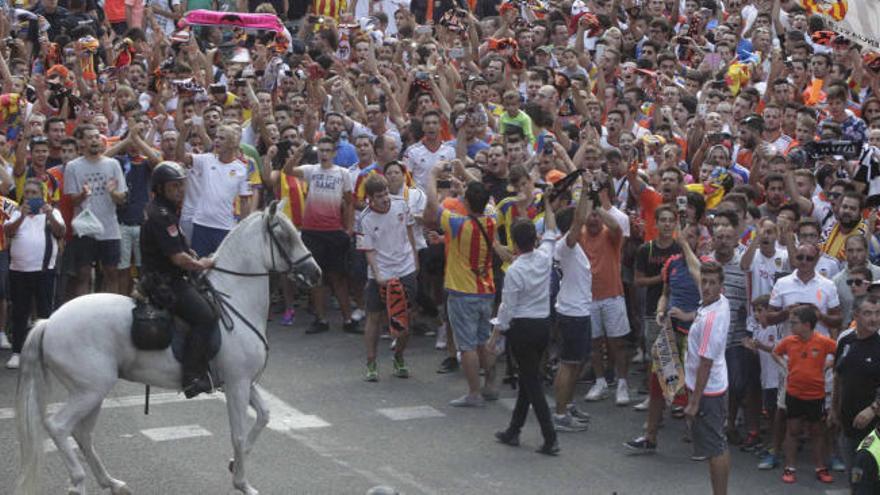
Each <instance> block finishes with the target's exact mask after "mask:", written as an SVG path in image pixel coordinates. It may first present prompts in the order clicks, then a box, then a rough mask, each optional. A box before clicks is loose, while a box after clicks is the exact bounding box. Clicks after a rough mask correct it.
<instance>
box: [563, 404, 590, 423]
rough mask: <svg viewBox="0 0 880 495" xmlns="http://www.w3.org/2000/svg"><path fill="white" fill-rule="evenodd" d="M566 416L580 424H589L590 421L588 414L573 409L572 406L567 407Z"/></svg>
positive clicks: (573, 406)
mask: <svg viewBox="0 0 880 495" xmlns="http://www.w3.org/2000/svg"><path fill="white" fill-rule="evenodd" d="M568 414H569V416H571V417H573V418H574V419H577V420H579V421H580V422H581V423H589V422H590V419H591V418H590V415H589V413H585V412H583V411H581V410H580V409H578V408H577V407H575V405H574V404H569V405H568Z"/></svg>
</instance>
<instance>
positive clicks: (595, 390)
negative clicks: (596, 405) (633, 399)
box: [584, 378, 608, 402]
mask: <svg viewBox="0 0 880 495" xmlns="http://www.w3.org/2000/svg"><path fill="white" fill-rule="evenodd" d="M606 397H608V383H607V382H605V379H604V378H599V379H597V380H596V383H594V384H593V386H592V387H590V391H589V392H587V395H586V396H584V400H585V401H587V402H597V401H600V400H604V399H605V398H606Z"/></svg>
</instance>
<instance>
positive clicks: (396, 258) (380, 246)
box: [355, 198, 416, 280]
mask: <svg viewBox="0 0 880 495" xmlns="http://www.w3.org/2000/svg"><path fill="white" fill-rule="evenodd" d="M357 224H358V227H359V229H360V230H359V232H357V233H356V235H355V237H356V238H357V248H358V250H360V251H375V252H376V265H377V266H378V268H379V274H380V275H381V276H382V278H384V279H386V280H387V279H389V278H395V277H397V278H399V277H403V276H405V275H409V274H410V273H413V272H415V271H416V260H415V256H414V255H413V249H412V245H411V244H410V242H409V234H408V233H407V231H408V229H407V227H409V226H412V225H414V224H415V220H414V219H413V217H412V215H411V214H410V211H409V206H408V205H407V204H406V202H404V201H403V200H402V199H396V198H392V199H391V207H390V208H389V209H388V211H387V212H386V213H379V212H377V211H376V210H373V209H372V208H365V209H364V211H362V212H361V214H360V217H359V219H358V222H357ZM367 277H368V278H370V279H371V280H372V279H375V278H376V275H375V274H374V273H373V270H367Z"/></svg>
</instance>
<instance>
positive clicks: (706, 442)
mask: <svg viewBox="0 0 880 495" xmlns="http://www.w3.org/2000/svg"><path fill="white" fill-rule="evenodd" d="M678 244H679V246H681V250H682V251H683V252H684V255H685V258H686V259H687V265H688V271H689V272H690V274H691V277H693V279H694V281H695V282H696V283H697V286H699V288H700V297H701V298H702V302H701V304H700V308H699V309H697V316H696V318H695V319H694V322H693V324H692V325H691V328H690V332H689V333H688V344H687V357H686V358H685V363H684V381H685V386H686V387H687V389H688V394H689V397H690V399H689V400H688V405H687V407H685V408H684V414H685V417H686V418H687V421H688V425H689V427H690V431H691V438H692V440H693V449H694V457H700V458H708V459H709V475H710V478H711V480H712V493H713V494H714V495H726V494H727V480H728V477H729V476H730V451H729V450H728V446H727V437H726V435H725V433H724V423H725V421H726V419H727V398H726V395H727V361H726V359H725V357H724V356H725V347H726V345H727V332H728V330H729V328H730V304H729V303H728V302H727V298H726V297H724V296H723V295H722V294H721V291H722V290H723V289H724V267H723V266H722V265H721V264H720V263H718V262H717V261H708V262H703V263H701V262H700V260H699V259H698V258H697V256H696V255H695V254H694V252H693V250H692V249H691V248H690V246H689V245H688V243H687V241H686V240H685V236H682V235H679V236H678Z"/></svg>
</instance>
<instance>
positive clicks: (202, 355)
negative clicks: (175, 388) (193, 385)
mask: <svg viewBox="0 0 880 495" xmlns="http://www.w3.org/2000/svg"><path fill="white" fill-rule="evenodd" d="M171 289H172V290H173V291H174V294H175V296H176V299H175V302H174V308H173V309H172V312H173V313H174V314H175V315H177V316H179V317H181V318H183V320H184V321H186V322H187V323H188V324H189V326H190V330H189V334H188V335H187V337H186V346H185V351H184V354H185V357H184V360H183V375H184V380H185V381H188V380H189V379H191V378H194V377H197V376H201V375H202V374H204V373H205V372H206V371H207V370H208V359H207V347H208V337H209V336H210V334H211V331H212V330H213V329H214V325H215V324H216V321H217V317H216V315H215V314H214V308H213V307H212V306H211V305H210V304H209V303H208V301H207V300H206V299H205V296H203V295H202V293H201V292H199V291H198V289H196V288H195V287H193V286H192V284H190V283H189V282H187V281H186V280H176V281H174V282H172V283H171Z"/></svg>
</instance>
